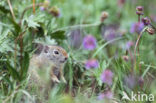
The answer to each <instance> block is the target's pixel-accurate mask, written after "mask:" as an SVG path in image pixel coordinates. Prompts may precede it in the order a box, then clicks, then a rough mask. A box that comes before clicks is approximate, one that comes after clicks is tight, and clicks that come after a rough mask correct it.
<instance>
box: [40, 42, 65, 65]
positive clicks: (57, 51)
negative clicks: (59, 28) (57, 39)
mask: <svg viewBox="0 0 156 103" xmlns="http://www.w3.org/2000/svg"><path fill="white" fill-rule="evenodd" d="M37 50H41V52H40V56H42V57H43V58H44V60H45V59H46V60H48V61H50V62H51V63H53V64H54V65H56V66H58V67H59V66H61V65H63V64H64V63H65V62H66V61H67V59H68V54H67V52H66V51H65V50H64V49H63V48H62V47H59V46H49V45H42V44H39V46H38V48H37Z"/></svg>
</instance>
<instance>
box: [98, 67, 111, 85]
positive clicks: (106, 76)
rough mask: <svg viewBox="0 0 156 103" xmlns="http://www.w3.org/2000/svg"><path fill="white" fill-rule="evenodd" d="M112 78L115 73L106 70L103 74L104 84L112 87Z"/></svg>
mask: <svg viewBox="0 0 156 103" xmlns="http://www.w3.org/2000/svg"><path fill="white" fill-rule="evenodd" d="M112 78H113V73H112V71H111V70H109V69H106V70H104V72H103V73H102V74H101V80H102V82H103V83H106V84H108V85H112Z"/></svg>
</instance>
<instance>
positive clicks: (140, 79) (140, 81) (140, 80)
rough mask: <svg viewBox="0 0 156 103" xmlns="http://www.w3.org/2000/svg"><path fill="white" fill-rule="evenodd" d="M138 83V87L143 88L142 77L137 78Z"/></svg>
mask: <svg viewBox="0 0 156 103" xmlns="http://www.w3.org/2000/svg"><path fill="white" fill-rule="evenodd" d="M138 83H139V85H140V87H143V85H144V79H143V78H142V77H140V78H139V80H138Z"/></svg>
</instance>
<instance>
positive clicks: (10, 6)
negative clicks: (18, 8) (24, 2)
mask: <svg viewBox="0 0 156 103" xmlns="http://www.w3.org/2000/svg"><path fill="white" fill-rule="evenodd" d="M7 2H8V5H9V8H10V11H11V15H12V17H13V19H14V20H15V19H16V18H15V15H14V11H13V9H12V5H11V3H10V0H7Z"/></svg>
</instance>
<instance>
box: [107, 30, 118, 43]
mask: <svg viewBox="0 0 156 103" xmlns="http://www.w3.org/2000/svg"><path fill="white" fill-rule="evenodd" d="M116 37H117V36H116V32H115V30H114V29H108V30H106V32H105V35H104V39H105V40H107V41H110V40H113V39H115V38H116Z"/></svg>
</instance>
